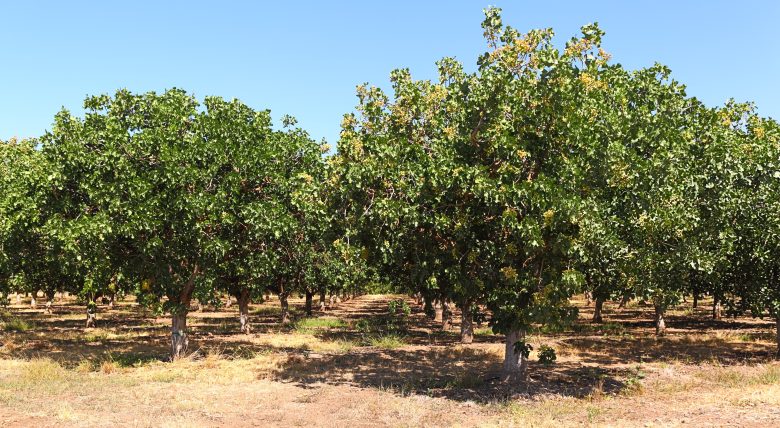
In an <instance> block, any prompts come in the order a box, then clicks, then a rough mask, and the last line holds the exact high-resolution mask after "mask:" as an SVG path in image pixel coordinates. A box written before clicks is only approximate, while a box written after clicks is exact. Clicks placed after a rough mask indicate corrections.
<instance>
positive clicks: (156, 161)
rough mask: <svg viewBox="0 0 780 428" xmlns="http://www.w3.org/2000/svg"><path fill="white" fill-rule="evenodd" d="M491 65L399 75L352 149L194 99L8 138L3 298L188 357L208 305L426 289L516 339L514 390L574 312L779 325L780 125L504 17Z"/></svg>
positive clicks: (356, 123) (591, 41)
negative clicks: (611, 310) (706, 303)
mask: <svg viewBox="0 0 780 428" xmlns="http://www.w3.org/2000/svg"><path fill="white" fill-rule="evenodd" d="M485 12H486V17H485V20H484V22H483V29H484V34H485V38H486V42H487V46H488V49H487V51H486V52H485V53H484V54H483V55H481V56H480V57H479V59H478V61H477V64H476V69H475V71H473V72H467V71H465V70H466V69H465V68H464V66H463V65H462V64H460V63H459V62H457V61H456V60H454V59H452V58H444V59H442V60H441V61H439V62H438V63H437V65H438V71H439V76H438V79H437V80H433V81H432V80H415V79H414V78H412V75H411V72H410V71H409V70H407V69H399V70H395V71H393V72H392V73H391V78H390V81H391V83H392V94H391V95H388V94H386V93H385V92H383V91H382V90H380V89H378V88H377V87H372V86H369V85H367V84H366V85H362V86H360V87H358V93H357V95H358V100H359V103H358V106H357V109H356V112H355V113H351V114H348V115H346V116H345V118H344V121H343V123H342V133H341V138H340V140H339V144H338V150H337V152H336V153H335V154H333V155H328V152H329V149H328V147H327V146H326V145H320V144H317V143H315V142H314V141H312V140H311V139H310V138H309V136H308V134H307V133H306V132H304V131H303V130H301V129H299V128H296V127H295V120H294V119H292V118H291V117H285V118H284V120H283V122H284V126H283V127H282V129H274V127H273V126H272V120H271V116H270V112H268V111H256V110H253V109H252V108H250V107H248V106H246V105H244V104H242V103H241V102H239V101H226V100H223V99H220V98H216V97H207V98H206V99H205V100H204V101H203V103H202V104H200V103H199V102H198V101H197V100H196V99H195V98H194V97H192V96H191V95H190V94H188V93H186V92H184V91H181V90H176V89H173V90H169V91H167V92H165V93H163V94H156V93H147V94H132V93H130V92H128V91H119V92H117V93H116V94H115V95H114V96H107V95H102V96H95V97H89V98H87V99H86V101H85V104H84V106H85V109H86V111H87V112H86V115H85V117H83V118H79V117H74V116H72V115H71V114H70V113H69V112H67V111H62V112H60V113H59V114H57V115H56V117H55V122H54V125H53V128H52V131H50V132H48V133H47V134H46V135H44V136H42V137H41V138H40V139H37V140H31V141H16V140H12V141H7V142H3V143H2V144H0V190H1V191H2V196H0V292H2V294H3V299H4V300H6V299H7V296H8V294H9V293H11V292H17V293H19V292H21V293H25V292H33V293H37V292H38V291H39V290H42V291H44V292H45V293H46V295H47V296H48V299H49V300H51V298H52V297H53V295H54V292H55V291H68V292H72V293H75V294H77V295H78V296H79V297H80V298H81V299H82V300H83V302H84V304H85V306H86V307H87V314H88V315H87V325H88V326H89V325H93V324H94V322H95V316H96V315H95V310H96V307H97V305H96V301H97V300H98V299H100V298H102V297H105V298H107V299H109V300H111V299H113V298H115V297H121V296H122V295H124V294H133V295H135V296H136V297H137V299H138V301H139V302H141V303H143V304H145V305H147V306H149V307H151V308H153V309H155V310H157V311H159V312H165V313H169V314H171V317H172V330H171V332H172V336H171V355H172V357H173V358H176V357H179V356H181V355H182V354H183V353H184V352H185V351H186V348H187V329H186V319H187V318H186V316H187V312H188V311H189V310H190V306H191V304H192V303H193V302H194V301H195V300H197V301H198V302H201V303H211V304H213V305H221V304H223V298H224V295H225V294H227V295H229V296H233V297H235V298H236V299H237V300H238V304H239V313H240V320H241V324H240V325H241V330H242V331H243V332H246V333H249V332H250V325H249V313H248V305H249V303H250V302H251V301H252V300H255V301H257V300H261V299H263V298H264V296H266V295H267V294H268V293H269V292H273V293H274V294H276V295H278V296H279V299H280V302H281V305H282V312H281V320H280V321H281V322H287V321H289V312H288V308H287V298H288V296H290V295H291V294H294V293H298V294H301V295H305V296H306V312H307V313H309V314H310V313H311V312H312V310H313V299H314V296H318V297H319V301H320V302H319V303H320V307H321V308H323V307H324V306H325V301H326V296H327V295H328V294H330V295H331V296H333V295H342V296H348V295H351V294H354V293H357V292H361V291H364V290H368V289H370V288H371V287H374V286H375V284H377V283H383V284H390V285H391V286H392V287H394V288H395V289H396V290H399V291H402V292H404V293H408V294H413V295H417V296H418V297H419V298H420V299H421V300H422V301H424V302H425V309H426V311H427V312H429V313H430V315H431V316H432V317H435V318H436V319H437V320H438V321H440V322H441V323H442V325H443V326H445V327H446V326H447V325H448V323H450V322H451V314H452V305H455V306H457V307H458V308H459V309H460V312H461V313H462V314H463V315H462V317H461V339H462V341H463V342H464V343H470V342H471V340H472V337H473V320H474V318H475V317H480V318H481V317H485V316H487V317H488V318H489V321H490V324H491V325H492V327H493V329H494V331H496V332H497V333H502V334H505V335H506V358H505V364H504V368H505V370H506V372H507V374H508V375H510V376H514V375H517V374H522V373H523V371H524V369H525V362H526V357H527V355H528V346H527V344H526V343H525V337H526V333H527V332H528V331H529V330H530V329H531V328H533V327H534V326H539V325H553V326H558V325H562V324H565V323H567V322H568V321H570V320H572V319H573V318H574V317H575V316H576V312H575V310H574V308H572V307H571V306H570V305H569V300H570V298H571V296H572V295H573V294H575V293H577V292H580V291H584V292H587V293H588V294H589V295H590V296H592V297H593V298H595V300H596V314H595V316H594V321H595V322H600V318H601V317H600V310H601V305H603V302H604V301H605V300H608V299H622V300H623V301H626V300H628V299H632V298H635V299H639V300H642V301H645V302H649V303H650V304H652V305H653V306H654V308H655V314H656V319H655V323H656V332H657V334H659V335H661V334H663V333H664V330H665V325H666V323H665V318H664V315H665V312H666V310H667V308H669V307H670V306H672V305H674V304H677V303H679V302H680V301H681V299H683V298H684V297H686V296H689V295H690V296H693V298H694V301H696V300H697V299H698V298H699V297H701V296H704V295H710V296H712V297H713V298H714V299H715V302H716V303H715V305H716V307H715V308H714V311H713V315H714V316H720V307H721V306H722V307H724V308H726V310H727V312H728V313H732V314H736V313H749V314H751V315H753V316H756V317H764V316H769V317H773V318H775V319H776V320H777V325H778V339H779V340H778V346H779V347H778V349H779V352H780V263H778V257H780V126H779V125H778V123H777V122H776V121H774V120H771V119H768V118H762V117H760V116H758V115H757V114H756V112H755V109H754V108H753V107H752V106H751V105H749V104H738V103H735V102H729V103H727V104H726V105H725V106H724V107H718V108H711V107H707V106H705V105H703V104H702V103H701V102H699V101H698V100H696V99H695V98H692V97H689V96H688V95H687V94H686V91H685V87H684V86H683V85H682V84H680V83H679V82H676V81H674V80H673V79H672V78H671V72H670V70H669V69H668V68H666V67H664V66H662V65H658V64H656V65H654V66H652V67H649V68H646V69H641V70H636V71H630V70H626V69H624V68H623V67H622V66H620V65H619V64H614V63H612V62H610V56H609V54H607V52H606V51H605V50H604V49H602V46H601V40H602V36H603V32H602V31H601V30H600V29H599V27H598V26H597V25H587V26H585V27H583V28H582V34H581V35H580V36H579V37H576V38H572V39H571V40H569V41H568V42H567V43H566V44H565V46H564V47H563V48H562V49H560V48H559V47H557V46H556V45H555V43H553V32H552V30H549V29H546V30H533V31H530V32H528V33H521V32H519V31H518V30H516V29H514V28H512V27H509V26H505V25H504V24H503V23H502V20H501V13H500V10H499V9H496V8H491V9H487V10H486V11H485ZM552 355H553V359H554V353H553V354H552Z"/></svg>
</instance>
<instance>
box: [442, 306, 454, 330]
mask: <svg viewBox="0 0 780 428" xmlns="http://www.w3.org/2000/svg"><path fill="white" fill-rule="evenodd" d="M450 327H452V310H450V304H449V302H447V301H446V300H444V301H442V303H441V329H442V330H445V331H446V330H448V329H449V328H450Z"/></svg>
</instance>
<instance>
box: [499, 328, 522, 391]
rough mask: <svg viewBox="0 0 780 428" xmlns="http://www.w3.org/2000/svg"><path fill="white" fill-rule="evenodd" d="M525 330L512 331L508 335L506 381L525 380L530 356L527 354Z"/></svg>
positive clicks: (505, 366) (505, 363)
mask: <svg viewBox="0 0 780 428" xmlns="http://www.w3.org/2000/svg"><path fill="white" fill-rule="evenodd" d="M524 346H525V330H514V331H510V332H509V333H507V335H506V344H505V349H504V367H503V378H504V381H505V382H506V381H518V380H520V381H521V380H523V379H524V377H525V371H526V368H527V367H528V357H527V356H526V351H525V349H524Z"/></svg>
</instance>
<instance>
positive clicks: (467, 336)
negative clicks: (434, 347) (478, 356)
mask: <svg viewBox="0 0 780 428" xmlns="http://www.w3.org/2000/svg"><path fill="white" fill-rule="evenodd" d="M473 341H474V312H473V311H472V304H471V302H469V301H467V302H466V303H465V304H464V305H463V309H462V311H461V318H460V343H463V344H469V343H471V342H473Z"/></svg>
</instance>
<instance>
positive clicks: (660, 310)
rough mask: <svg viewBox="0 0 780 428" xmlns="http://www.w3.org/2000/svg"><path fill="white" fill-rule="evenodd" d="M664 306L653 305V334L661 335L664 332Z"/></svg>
mask: <svg viewBox="0 0 780 428" xmlns="http://www.w3.org/2000/svg"><path fill="white" fill-rule="evenodd" d="M665 310H666V308H664V307H663V306H661V305H655V335H656V336H663V335H664V334H666V320H665V319H664V312H665Z"/></svg>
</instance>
